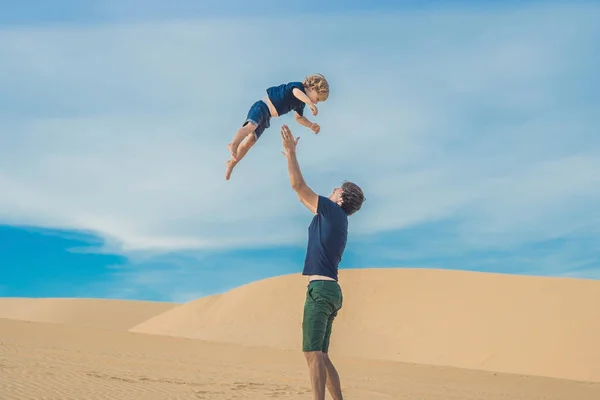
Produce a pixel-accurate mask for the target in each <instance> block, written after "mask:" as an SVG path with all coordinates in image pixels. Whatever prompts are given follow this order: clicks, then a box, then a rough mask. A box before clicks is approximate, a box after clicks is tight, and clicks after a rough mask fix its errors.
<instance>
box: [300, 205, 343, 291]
mask: <svg viewBox="0 0 600 400" xmlns="http://www.w3.org/2000/svg"><path fill="white" fill-rule="evenodd" d="M347 237H348V214H346V211H344V209H343V208H342V207H340V206H339V205H338V204H337V203H334V202H333V201H331V200H330V199H329V198H327V197H324V196H319V201H318V204H317V214H316V215H315V216H314V217H313V219H312V222H311V223H310V226H309V227H308V246H307V248H306V258H305V260H304V270H303V271H302V275H324V276H328V277H330V278H333V279H335V280H336V281H337V279H338V265H339V263H340V261H341V259H342V255H343V253H344V249H345V248H346V240H347Z"/></svg>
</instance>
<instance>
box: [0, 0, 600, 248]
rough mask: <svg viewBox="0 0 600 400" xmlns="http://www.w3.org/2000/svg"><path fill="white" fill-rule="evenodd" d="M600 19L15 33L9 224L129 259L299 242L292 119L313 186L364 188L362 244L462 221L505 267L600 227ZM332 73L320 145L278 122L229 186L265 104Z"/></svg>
mask: <svg viewBox="0 0 600 400" xmlns="http://www.w3.org/2000/svg"><path fill="white" fill-rule="evenodd" d="M598 17H600V7H598V6H596V5H591V4H583V3H579V4H577V5H551V6H542V5H530V6H523V7H515V8H513V9H511V10H500V11H495V12H491V11H481V10H477V11H470V10H468V9H465V8H461V9H456V10H455V11H453V10H448V9H447V10H445V11H443V12H435V11H423V12H420V13H388V14H386V15H377V14H370V15H367V16H360V15H352V14H350V15H344V16H331V15H328V16H314V17H311V18H306V17H305V16H302V17H301V18H297V19H295V18H292V17H285V18H283V17H282V18H279V19H278V20H276V21H270V22H269V23H268V24H266V23H265V22H264V21H263V20H261V19H260V18H258V17H257V18H250V19H248V18H245V19H241V18H240V19H210V20H208V19H199V20H187V21H174V22H164V23H159V22H153V23H138V24H126V23H120V24H113V25H99V26H93V27H60V26H59V27H49V28H39V29H35V28H31V29H30V28H5V29H3V30H1V31H0V54H2V60H3V61H2V63H1V64H0V91H1V92H2V93H3V95H2V97H1V98H0V124H1V126H2V127H3V132H2V134H1V135H0V193H1V195H0V222H3V223H8V224H31V225H36V226H50V227H59V228H76V229H85V230H90V231H94V232H97V233H98V234H99V235H101V236H102V237H104V238H106V239H107V240H108V243H109V245H110V246H111V250H114V251H119V252H121V251H123V252H126V253H127V252H136V251H148V250H156V251H163V250H164V251H175V250H191V249H218V248H223V247H224V248H234V247H255V246H267V245H288V244H297V243H302V241H303V240H304V238H305V234H306V233H305V232H306V231H305V230H306V225H307V223H308V220H307V218H310V216H308V215H307V213H306V211H305V210H304V209H303V207H302V206H301V205H300V204H299V203H298V202H297V201H296V198H295V196H294V195H293V193H292V192H291V190H290V189H289V183H288V177H287V171H286V169H285V162H284V161H285V160H284V158H283V157H282V156H281V154H280V137H279V132H278V127H279V126H280V125H281V124H282V123H284V122H285V123H288V124H290V125H291V126H292V129H293V131H294V132H295V133H296V134H299V135H300V136H301V137H302V138H301V140H300V144H299V158H300V163H301V166H302V168H303V172H304V174H305V177H306V179H307V180H308V182H309V183H310V184H311V185H312V186H313V187H314V189H316V190H317V191H318V192H320V193H323V194H327V193H329V192H330V190H331V188H332V187H334V186H336V185H337V184H339V182H340V181H342V180H344V179H350V180H354V181H356V182H358V183H359V184H361V185H362V186H363V187H364V189H365V191H366V195H367V198H368V202H367V203H366V204H365V207H364V210H363V211H362V212H361V213H360V214H357V215H356V216H354V217H352V218H353V224H352V233H353V234H354V235H358V234H363V235H375V234H378V233H382V232H387V231H396V230H399V229H404V228H407V227H414V226H418V225H419V224H423V223H427V222H431V221H444V220H446V219H453V220H454V221H456V224H457V225H456V226H457V227H459V229H458V230H457V235H459V236H460V237H461V240H462V242H461V243H463V244H464V245H477V244H480V245H484V246H487V247H490V248H493V247H494V246H506V245H509V244H511V243H512V244H522V243H524V242H528V241H530V242H532V241H539V240H545V239H550V238H554V237H560V236H561V235H565V234H568V233H569V232H571V231H572V230H575V229H594V227H597V226H598V223H599V221H600V208H598V207H597V204H598V200H599V199H600V185H599V183H600V174H599V173H598V172H597V171H600V139H599V137H598V135H597V134H596V132H597V127H598V126H599V125H600V115H599V114H598V112H597V110H598V109H599V108H600V99H599V97H598V95H597V93H598V89H599V87H598V80H597V78H596V74H597V71H598V70H600V56H599V55H598V52H597V51H596V47H597V43H598V40H600V27H599V26H598V24H597V21H598ZM291 26H298V29H297V31H296V32H293V33H292V34H290V35H279V34H274V32H282V31H286V29H288V30H289V27H291ZM306 33H309V35H306ZM316 71H318V72H322V73H324V74H325V75H326V76H328V78H329V79H330V80H331V85H332V90H333V92H332V96H331V98H330V100H329V101H328V102H327V103H325V104H323V105H322V106H321V107H320V113H319V116H318V117H317V118H316V119H317V120H318V122H319V123H320V124H321V127H322V133H321V134H320V135H319V136H314V135H312V134H311V133H310V132H309V131H308V130H306V129H304V128H302V127H299V126H297V125H295V124H294V123H293V121H292V120H291V118H290V117H289V116H288V117H285V118H282V119H279V120H275V121H273V124H272V128H271V129H270V130H269V131H267V132H266V134H265V135H264V136H263V137H262V138H261V140H260V142H259V143H258V144H257V146H255V148H253V149H252V151H251V152H250V153H249V155H248V156H247V158H246V159H244V160H243V161H242V162H241V163H240V165H239V167H238V168H237V169H236V170H235V171H234V174H233V177H232V180H231V181H229V182H226V181H225V180H224V179H223V174H224V161H225V159H226V157H227V151H226V148H225V146H226V144H227V142H228V141H229V140H230V138H231V137H232V135H233V134H234V133H235V131H236V129H237V128H238V126H239V125H240V124H241V122H242V121H243V119H244V117H245V115H246V113H247V109H248V107H249V106H250V105H251V104H252V103H253V102H254V101H255V100H257V99H259V98H260V97H262V96H263V95H264V89H265V88H266V87H267V86H269V85H272V84H277V83H282V82H285V81H289V80H292V79H300V78H302V77H303V76H304V75H305V74H308V73H311V72H316ZM368 146H373V148H371V149H368V148H367V147H368Z"/></svg>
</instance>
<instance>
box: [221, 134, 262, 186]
mask: <svg viewBox="0 0 600 400" xmlns="http://www.w3.org/2000/svg"><path fill="white" fill-rule="evenodd" d="M248 125H250V124H248ZM248 125H246V126H248ZM255 143H256V137H255V136H254V133H253V132H251V133H249V134H248V136H246V140H244V141H243V142H242V143H241V144H240V145H239V147H238V149H237V159H234V158H232V159H231V160H228V161H227V162H226V168H225V180H229V178H230V177H231V172H233V168H235V166H236V165H237V163H239V162H240V161H241V159H242V158H244V156H245V155H246V153H247V152H248V150H250V148H251V147H252V146H254V144H255Z"/></svg>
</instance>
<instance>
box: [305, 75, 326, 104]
mask: <svg viewBox="0 0 600 400" xmlns="http://www.w3.org/2000/svg"><path fill="white" fill-rule="evenodd" d="M302 84H304V87H306V88H310V89H314V90H315V91H316V92H317V94H318V95H319V98H320V99H321V101H325V100H327V98H328V97H329V83H328V82H327V79H325V77H324V76H323V75H321V74H312V75H309V76H307V77H306V78H304V80H303V81H302Z"/></svg>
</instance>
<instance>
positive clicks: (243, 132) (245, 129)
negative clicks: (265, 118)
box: [227, 122, 256, 160]
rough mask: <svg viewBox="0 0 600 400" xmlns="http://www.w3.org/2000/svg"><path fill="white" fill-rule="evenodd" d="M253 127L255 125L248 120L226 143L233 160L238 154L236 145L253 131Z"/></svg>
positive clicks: (254, 127)
mask: <svg viewBox="0 0 600 400" xmlns="http://www.w3.org/2000/svg"><path fill="white" fill-rule="evenodd" d="M255 129H256V125H255V124H253V123H252V122H248V123H247V124H246V125H244V126H242V127H241V128H240V129H238V131H237V132H236V134H235V136H234V137H233V140H232V141H231V142H230V143H229V144H228V145H227V148H228V149H229V153H231V158H232V159H234V160H237V159H238V157H239V156H238V154H237V153H238V147H239V146H240V143H241V142H242V140H244V138H246V137H247V136H248V135H249V134H251V133H253V132H254V130H255ZM246 151H247V150H246Z"/></svg>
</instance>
